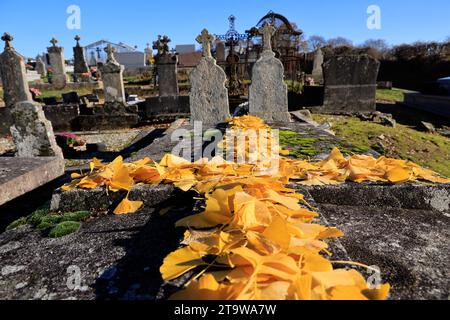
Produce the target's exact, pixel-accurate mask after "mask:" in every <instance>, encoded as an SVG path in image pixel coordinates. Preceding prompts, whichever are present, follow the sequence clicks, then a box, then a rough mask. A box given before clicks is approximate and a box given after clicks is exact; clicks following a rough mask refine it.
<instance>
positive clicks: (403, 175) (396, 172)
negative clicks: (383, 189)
mask: <svg viewBox="0 0 450 320" xmlns="http://www.w3.org/2000/svg"><path fill="white" fill-rule="evenodd" d="M386 176H387V179H388V180H389V181H390V182H392V183H400V182H406V181H409V180H410V179H411V173H410V172H409V171H408V170H406V169H404V168H401V167H397V168H394V169H392V170H390V171H388V173H387V175H386Z"/></svg>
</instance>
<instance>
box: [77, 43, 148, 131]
mask: <svg viewBox="0 0 450 320" xmlns="http://www.w3.org/2000/svg"><path fill="white" fill-rule="evenodd" d="M105 52H106V53H107V54H108V58H107V60H106V63H105V64H102V65H101V66H99V69H100V72H101V74H102V79H103V90H104V95H105V104H104V107H103V108H95V109H93V108H88V109H89V111H93V112H92V113H91V112H89V113H87V112H84V111H85V110H80V112H82V114H81V115H80V116H79V117H78V118H77V123H76V124H75V127H76V128H77V130H80V131H93V130H113V129H120V128H130V127H133V126H135V125H136V124H137V123H138V122H139V116H138V115H137V114H136V113H137V110H136V109H137V108H136V106H127V104H126V99H125V89H124V84H123V70H124V66H122V65H121V64H120V63H118V62H117V60H116V59H115V57H114V52H115V49H114V48H113V46H112V45H111V44H109V45H108V47H106V48H105ZM132 109H134V110H132ZM86 111H87V110H86Z"/></svg>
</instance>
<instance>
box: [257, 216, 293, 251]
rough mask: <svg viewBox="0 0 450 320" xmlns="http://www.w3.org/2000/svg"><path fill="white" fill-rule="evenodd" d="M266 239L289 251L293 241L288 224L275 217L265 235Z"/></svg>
mask: <svg viewBox="0 0 450 320" xmlns="http://www.w3.org/2000/svg"><path fill="white" fill-rule="evenodd" d="M263 235H264V237H265V238H267V239H268V240H270V241H272V242H273V243H275V244H277V245H279V246H280V247H281V248H282V249H283V250H287V249H288V247H289V243H290V241H291V236H290V235H289V232H288V228H287V227H286V222H285V220H284V219H282V218H281V217H275V218H274V219H273V221H272V223H271V224H270V225H269V227H268V228H267V229H266V230H265V231H264V233H263Z"/></svg>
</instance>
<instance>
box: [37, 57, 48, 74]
mask: <svg viewBox="0 0 450 320" xmlns="http://www.w3.org/2000/svg"><path fill="white" fill-rule="evenodd" d="M36 71H37V73H39V74H40V75H41V77H46V76H47V67H46V66H45V63H44V61H42V58H41V57H38V58H37V59H36Z"/></svg>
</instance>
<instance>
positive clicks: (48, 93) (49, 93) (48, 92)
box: [39, 88, 92, 99]
mask: <svg viewBox="0 0 450 320" xmlns="http://www.w3.org/2000/svg"><path fill="white" fill-rule="evenodd" d="M73 91H76V92H77V93H78V95H79V96H84V95H87V94H91V93H92V90H90V89H84V88H81V89H77V90H71V89H63V90H44V91H41V93H42V95H41V96H40V97H39V98H41V99H43V98H49V97H57V98H58V99H61V95H62V94H63V93H69V92H73Z"/></svg>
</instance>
